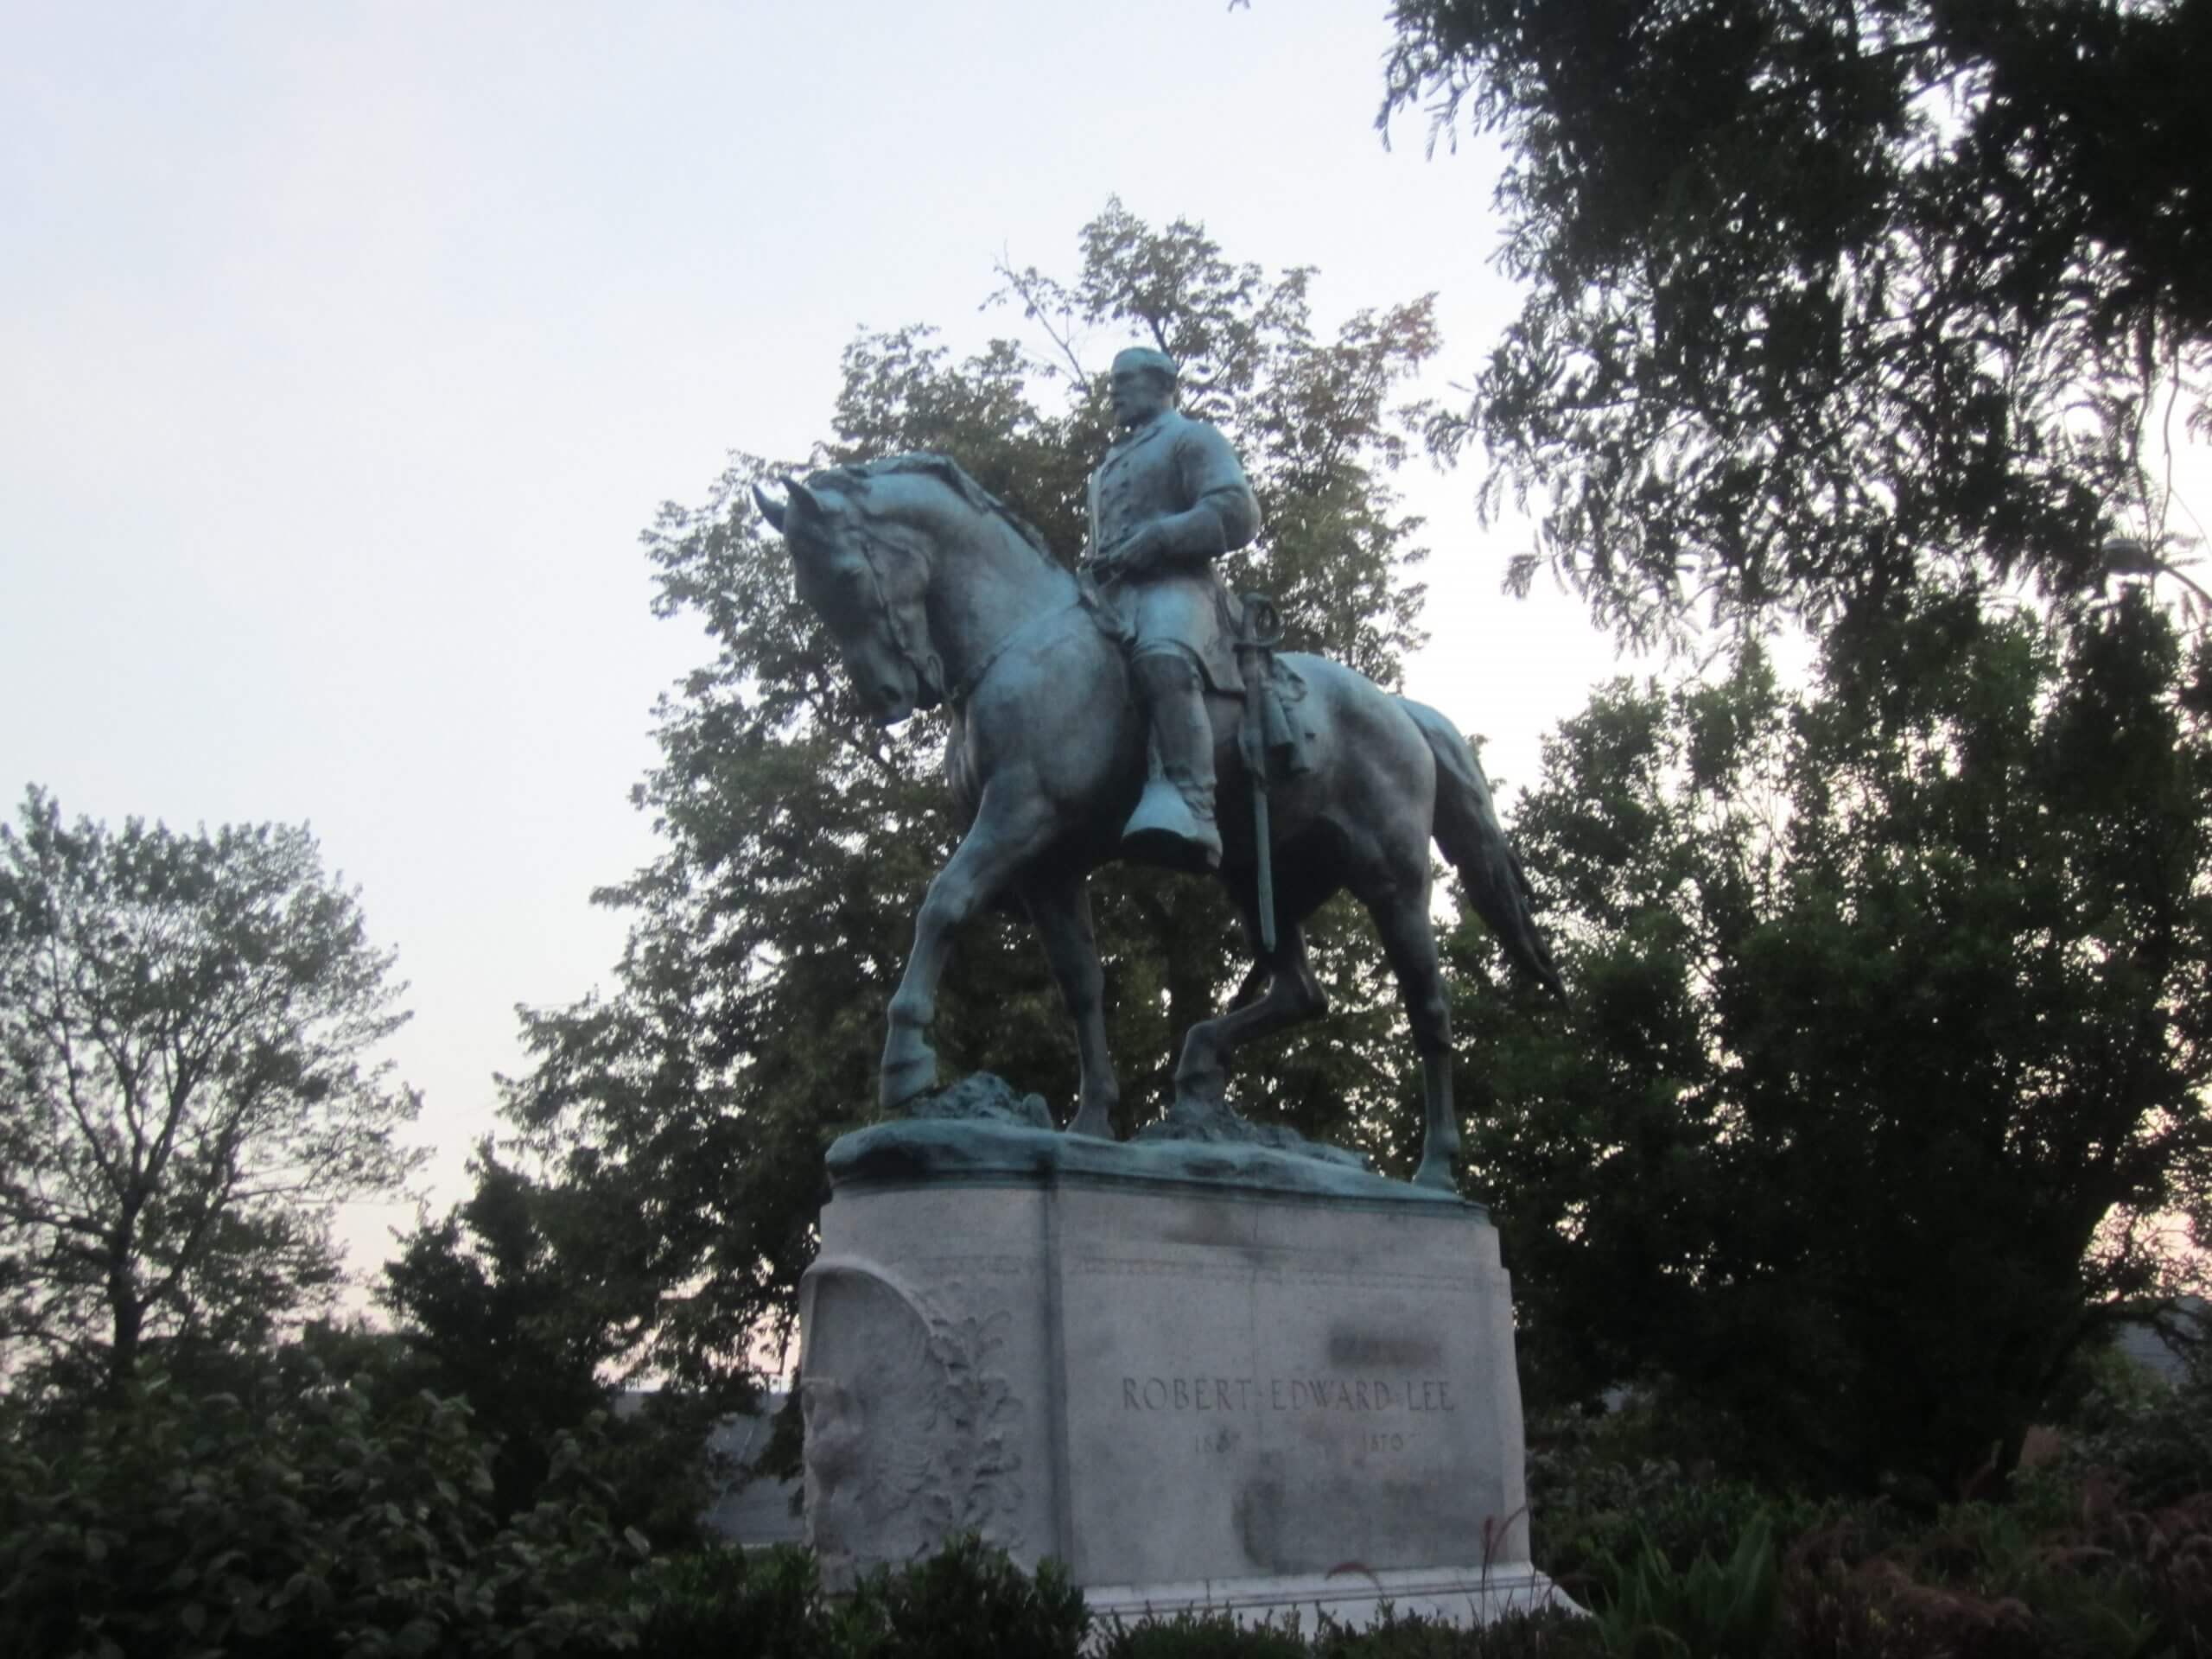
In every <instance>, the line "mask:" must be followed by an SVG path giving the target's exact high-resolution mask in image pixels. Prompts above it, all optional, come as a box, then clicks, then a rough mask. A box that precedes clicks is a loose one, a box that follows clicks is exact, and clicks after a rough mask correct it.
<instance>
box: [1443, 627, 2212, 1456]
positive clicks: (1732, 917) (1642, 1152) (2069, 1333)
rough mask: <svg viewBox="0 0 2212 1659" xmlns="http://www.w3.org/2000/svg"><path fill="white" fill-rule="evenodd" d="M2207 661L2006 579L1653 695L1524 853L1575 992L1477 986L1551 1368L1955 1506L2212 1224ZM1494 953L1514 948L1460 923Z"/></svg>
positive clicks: (1568, 778)
mask: <svg viewBox="0 0 2212 1659" xmlns="http://www.w3.org/2000/svg"><path fill="white" fill-rule="evenodd" d="M2208 721H2212V646H2208V645H2206V644H2205V643H2204V642H2203V641H2202V640H2200V641H2198V642H2197V643H2196V645H2195V646H2194V648H2193V649H2191V650H2190V651H2189V652H2183V650H2182V648H2181V646H2180V645H2179V643H2178V642H2177V639H2176V637H2175V633H2174V630H2173V628H2172V626H2171V623H2170V622H2169V621H2168V620H2167V619H2166V618H2165V617H2164V615H2163V614H2162V613H2160V612H2159V611H2158V610H2157V609H2156V608H2155V607H2153V606H2152V604H2151V603H2150V602H2149V601H2148V600H2147V598H2146V597H2145V594H2143V593H2142V592H2141V591H2140V590H2139V589H2135V590H2132V591H2130V592H2128V593H2127V594H2125V595H2123V596H2122V597H2121V598H2120V600H2119V601H2117V602H2114V603H2111V604H2108V605H2105V606H2101V607H2082V608H2081V609H2077V610H2075V611H2073V612H2070V613H2066V614H2064V615H2063V616H2062V617H2060V618H2058V619H2056V620H2045V619H2044V618H2041V617H2038V616H2037V615H2035V614H2033V613H2029V612H2027V611H2025V610H2023V611H2021V612H2018V613H2015V614H2012V615H2011V616H2007V617H1993V616H1992V615H1990V614H1988V613H1986V612H1985V611H1984V609H1983V608H1982V607H1981V606H1980V604H1979V603H1977V602H1976V601H1974V600H1973V599H1972V598H1971V597H1967V598H1963V599H1962V598H1957V597H1929V598H1926V599H1924V600H1923V601H1921V602H1919V603H1917V604H1916V605H1915V606H1914V607H1911V608H1910V610H1909V611H1907V612H1906V613H1904V614H1902V615H1897V616H1893V617H1889V618H1884V619H1878V620H1875V621H1873V622H1871V623H1868V624H1865V625H1863V626H1853V627H1849V628H1843V629H1839V630H1838V631H1836V632H1834V634H1833V635H1832V636H1831V638H1830V639H1829V641H1828V643H1827V650H1826V652H1825V658H1824V665H1823V669H1822V672H1821V678H1820V682H1819V683H1818V685H1817V686H1816V687H1815V689H1814V690H1810V691H1808V692H1806V693H1803V694H1789V693H1785V692H1784V691H1783V690H1782V689H1781V688H1780V687H1779V686H1778V684H1777V681H1776V678H1775V677H1774V675H1773V673H1772V672H1771V671H1770V669H1769V668H1768V667H1767V666H1766V664H1764V662H1763V661H1762V660H1761V658H1759V657H1758V654H1757V653H1756V652H1751V653H1748V654H1746V655H1745V657H1744V658H1742V659H1741V660H1740V661H1739V662H1738V665H1737V667H1736V669H1735V671H1733V672H1732V674H1731V675H1729V676H1728V677H1726V678H1724V679H1722V680H1720V681H1719V682H1718V683H1703V684H1700V683H1692V684H1690V685H1688V686H1687V687H1685V688H1683V689H1681V690H1677V691H1675V692H1673V693H1671V694H1669V693H1663V692H1662V691H1660V690H1657V689H1656V688H1654V687H1643V688H1640V687H1637V686H1636V685H1633V684H1630V683H1625V682H1624V683H1618V684H1616V685H1614V686H1612V687H1611V688H1609V689H1607V690H1604V691H1602V692H1601V693H1600V694H1599V696H1597V697H1596V699H1595V700H1594V701H1593V702H1592V704H1591V706H1590V708H1589V709H1588V710H1587V711H1586V713H1584V714H1582V715H1579V716H1577V717H1576V718H1574V719H1573V720H1570V721H1567V722H1566V723H1565V725H1563V726H1562V727H1561V728H1560V731H1559V733H1558V734H1557V735H1556V736H1555V737H1554V738H1553V739H1552V740H1550V741H1549V742H1548V745H1547V749H1546V756H1545V765H1544V772H1543V776H1542V779H1541V781H1540V783H1539V784H1538V785H1537V786H1536V788H1535V791H1533V792H1532V793H1531V794H1530V795H1529V797H1528V798H1527V799H1526V801H1525V803H1524V804H1523V807H1522V811H1521V813H1520V815H1519V819H1518V823H1517V830H1516V833H1517V836H1518V837H1519V841H1520V844H1521V847H1522V851H1523V853H1524V855H1525V856H1526V857H1527V860H1528V866H1529V871H1530V874H1531V877H1532V880H1534V881H1535V885H1536V887H1537V888H1538V891H1539V893H1540V895H1541V898H1542V899H1543V900H1544V901H1545V902H1546V904H1547V905H1548V915H1549V917H1550V919H1551V925H1552V927H1553V929H1554V939H1555V942H1556V944H1558V946H1559V948H1560V952H1561V954H1562V956H1563V957H1564V958H1565V959H1566V962H1567V979H1568V982H1569V983H1570V985H1571V986H1572V987H1573V994H1574V998H1575V1012H1574V1013H1573V1014H1572V1015H1559V1014H1551V1013H1549V1012H1547V1011H1535V1012H1534V1014H1533V1017H1530V1016H1527V1015H1516V1014H1509V1013H1507V1012H1504V1011H1502V1010H1499V1009H1497V1007H1494V1006H1493V1005H1492V1004H1491V1002H1489V1001H1473V1000H1470V1001H1468V1002H1467V1004H1466V1006H1465V1007H1463V1008H1462V1009H1461V1010H1460V1014H1461V1017H1462V1018H1463V1019H1464V1020H1465V1022H1466V1023H1465V1027H1464V1028H1465V1029H1466V1030H1468V1031H1470V1032H1471V1033H1472V1034H1471V1038H1470V1040H1469V1045H1468V1046H1469V1049H1470V1052H1471V1055H1473V1056H1476V1057H1479V1058H1478V1068H1479V1069H1480V1070H1482V1071H1484V1074H1485V1075H1486V1076H1487V1077H1488V1079H1489V1083H1490V1093H1491V1098H1490V1099H1489V1100H1488V1101H1487V1102H1484V1103H1478V1105H1477V1107H1476V1109H1475V1123H1474V1128H1473V1132H1472V1141H1471V1148H1470V1160H1471V1163H1472V1164H1474V1165H1475V1166H1476V1167H1477V1169H1478V1177H1477V1179H1478V1180H1479V1181H1480V1182H1481V1183H1482V1184H1483V1185H1484V1187H1485V1188H1486V1189H1487V1191H1488V1192H1491V1194H1492V1195H1494V1198H1495V1203H1496V1211H1497V1217H1498V1220H1499V1224H1500V1227H1501V1230H1503V1234H1504V1242H1505V1246H1506V1250H1507V1256H1508V1260H1509V1261H1510V1262H1512V1264H1513V1268H1514V1274H1515V1281H1516V1292H1517V1295H1518V1301H1519V1305H1520V1310H1521V1313H1522V1317H1523V1319H1524V1321H1525V1324H1526V1330H1525V1332H1524V1334H1523V1344H1524V1350H1525V1351H1526V1352H1527V1353H1528V1354H1529V1357H1530V1358H1531V1360H1532V1361H1533V1362H1534V1363H1535V1368H1536V1370H1538V1372H1539V1373H1540V1374H1541V1375H1542V1376H1545V1377H1546V1378H1547V1379H1548V1387H1549V1388H1550V1389H1552V1390H1554V1391H1556V1392H1561V1393H1565V1394H1567V1395H1576V1394H1581V1393H1586V1392H1590V1391H1594V1390H1595V1389H1598V1388H1600V1387H1603V1386H1605V1385H1606V1384H1609V1383H1620V1382H1624V1381H1630V1380H1634V1379H1638V1378H1641V1379H1643V1380H1646V1381H1649V1382H1650V1383H1653V1384H1654V1385H1655V1386H1656V1387H1659V1388H1661V1389H1662V1390H1665V1391H1667V1392H1668V1393H1669V1395H1670V1397H1671V1398H1672V1399H1674V1400H1675V1402H1677V1403H1680V1404H1682V1405H1684V1406H1686V1407H1687V1408H1689V1409H1692V1410H1701V1411H1703V1412H1705V1413H1707V1414H1708V1415H1712V1416H1717V1417H1719V1418H1720V1419H1721V1420H1723V1421H1725V1423H1726V1425H1727V1426H1728V1428H1729V1431H1730V1433H1732V1434H1733V1435H1734V1436H1735V1437H1736V1444H1737V1449H1738V1452H1739V1453H1740V1455H1742V1456H1744V1457H1745V1458H1746V1459H1748V1460H1749V1461H1750V1462H1751V1463H1752V1464H1753V1465H1756V1466H1758V1467H1759V1468H1761V1469H1763V1470H1764V1471H1765V1472H1767V1473H1769V1474H1771V1475H1780V1476H1784V1477H1787V1478H1793V1479H1799V1480H1805V1481H1809V1482H1811V1483H1814V1484H1818V1485H1822V1486H1827V1487H1829V1488H1836V1487H1845V1488H1851V1487H1857V1488H1861V1489H1864V1488H1866V1487H1870V1486H1873V1485H1876V1484H1884V1483H1899V1482H1901V1483H1903V1484H1902V1487H1901V1490H1904V1491H1916V1492H1919V1493H1922V1494H1924V1495H1930V1496H1932V1495H1935V1494H1939V1493H1940V1494H1950V1493H1954V1492H1955V1491H1957V1490H1958V1489H1959V1487H1960V1486H1961V1484H1963V1483H1965V1482H1966V1481H1967V1480H1968V1479H1969V1478H1971V1477H1973V1476H1974V1474H1975V1472H1976V1471H1979V1470H1982V1469H1984V1468H1985V1467H1986V1465H1989V1463H1990V1461H1991V1459H1992V1458H1993V1455H1994V1459H1995V1468H1996V1469H1997V1471H1999V1472H2000V1473H2001V1472H2002V1471H2005V1470H2006V1469H2008V1468H2009V1467H2010V1466H2011V1460H2012V1458H2013V1457H2014V1456H2015V1455H2016V1454H2017V1452H2018V1447H2019V1444H2020V1440H2021V1437H2022V1435H2023V1434H2024V1431H2025V1430H2026V1428H2027V1427H2028V1426H2029V1424H2030V1423H2031V1422H2032V1421H2037V1412H2038V1410H2039V1408H2042V1407H2043V1406H2044V1404H2045V1403H2046V1402H2048V1400H2049V1399H2050V1396H2051V1393H2052V1390H2053V1389H2054V1386H2055V1385H2056V1383H2057V1381H2058V1379H2059V1377H2060V1374H2061V1371H2062V1370H2063V1367H2064V1366H2065V1364H2066V1362H2067V1360H2068V1359H2069V1356H2071V1355H2072V1354H2073V1353H2074V1352H2075V1351H2076V1350H2077V1349H2078V1348H2079V1347H2080V1346H2081V1344H2082V1343H2083V1342H2084V1341H2086V1340H2088V1338H2090V1337H2091V1336H2092V1335H2094V1333H2095V1332H2097V1331H2098V1330H2099V1329H2100V1328H2101V1326H2102V1325H2104V1324H2105V1323H2107V1321H2109V1320H2110V1319H2112V1318H2113V1316H2114V1315H2115V1314H2116V1313H2119V1312H2120V1311H2121V1310H2122V1308H2123V1307H2124V1306H2125V1304H2126V1301H2127V1300H2128V1299H2129V1298H2130V1297H2133V1296H2139V1295H2141V1294H2144V1293H2145V1292H2147V1291H2149V1290H2151V1289H2152V1288H2154V1287H2157V1286H2158V1280H2159V1275H2160V1274H2161V1272H2162V1270H2163V1268H2164V1263H2163V1262H2162V1261H2161V1259H2160V1258H2161V1255H2162V1251H2161V1249H2160V1246H2159V1243H2158V1239H2157V1238H2156V1236H2154V1230H2153V1229H2152V1226H2151V1225H2150V1218H2152V1217H2154V1216H2155V1215H2157V1214H2158V1212H2161V1211H2169V1212H2171V1211H2180V1212H2182V1213H2184V1214H2187V1215H2190V1216H2191V1217H2193V1218H2194V1222H2195V1224H2196V1236H2197V1239H2198V1240H2199V1242H2200V1243H2202V1241H2204V1240H2206V1239H2208V1238H2212V1110H2208V1108H2207V1104H2206V1099H2205V1094H2204V1090H2205V1088H2206V1085H2207V1084H2208V1083H2212V997H2208V992H2212V725H2208ZM1455 948H1456V949H1457V950H1459V952H1461V953H1462V954H1465V955H1470V956H1477V957H1478V956H1479V955H1480V954H1481V952H1482V950H1484V948H1485V947H1484V945H1483V944H1482V943H1481V942H1480V941H1478V940H1476V939H1475V938H1471V937H1465V936H1463V937H1462V938H1460V939H1459V941H1458V943H1457V945H1456V947H1455Z"/></svg>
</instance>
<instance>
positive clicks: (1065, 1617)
mask: <svg viewBox="0 0 2212 1659" xmlns="http://www.w3.org/2000/svg"><path fill="white" fill-rule="evenodd" d="M849 1616H850V1618H851V1619H852V1622H853V1624H854V1626H855V1637H857V1638H858V1639H857V1641H856V1643H855V1652H856V1653H857V1654H864V1655H866V1656H867V1659H970V1656H973V1655H977V1654H995V1655H1003V1656H1005V1659H1075V1656H1076V1654H1077V1650H1078V1649H1080V1648H1081V1647H1082V1645H1083V1638H1084V1635H1085V1634H1086V1633H1087V1632H1088V1631H1089V1630H1090V1610H1089V1609H1088V1608H1086V1607H1085V1606H1084V1605H1083V1592H1081V1591H1080V1590H1077V1588H1076V1587H1075V1586H1074V1585H1073V1584H1071V1583H1070V1582H1069V1581H1068V1575H1067V1569H1066V1568H1065V1567H1062V1566H1061V1565H1060V1563H1058V1561H1052V1560H1047V1561H1042V1562H1039V1564H1038V1567H1037V1574H1036V1576H1035V1577H1034V1578H1031V1577H1030V1576H1028V1575H1027V1573H1023V1572H1022V1571H1021V1569H1020V1567H1016V1566H1014V1563H1013V1562H1011V1561H1009V1560H1007V1558H1006V1555H1005V1554H1004V1552H1002V1551H1000V1550H995V1549H991V1548H987V1547H986V1546H985V1545H984V1544H983V1543H982V1541H980V1540H978V1539H976V1538H975V1537H973V1536H972V1535H971V1536H969V1537H965V1538H958V1539H955V1540H954V1541H952V1542H950V1543H949V1544H947V1545H946V1546H945V1547H944V1549H943V1550H941V1551H940V1552H939V1553H938V1554H936V1555H933V1556H931V1558H930V1559H929V1560H926V1561H923V1562H921V1563H919V1564H918V1565H917V1566H914V1567H908V1568H907V1569H906V1571H905V1572H903V1573H890V1574H878V1575H877V1576H875V1577H874V1578H870V1579H866V1580H862V1581H861V1586H860V1588H859V1590H858V1591H857V1592H855V1594H854V1596H853V1600H852V1605H851V1607H850V1609H849Z"/></svg>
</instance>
